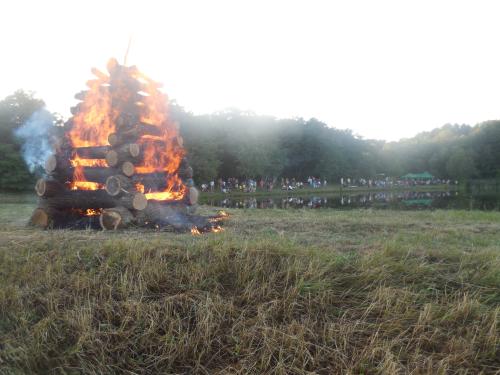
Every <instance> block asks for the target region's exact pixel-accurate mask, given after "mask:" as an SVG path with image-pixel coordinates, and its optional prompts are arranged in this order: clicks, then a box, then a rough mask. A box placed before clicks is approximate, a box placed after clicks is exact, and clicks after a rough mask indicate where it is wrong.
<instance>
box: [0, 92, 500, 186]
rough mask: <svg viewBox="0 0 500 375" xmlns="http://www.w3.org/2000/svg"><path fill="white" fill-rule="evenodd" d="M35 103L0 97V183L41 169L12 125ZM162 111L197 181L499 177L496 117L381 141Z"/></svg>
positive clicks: (25, 95) (174, 107) (239, 117)
mask: <svg viewBox="0 0 500 375" xmlns="http://www.w3.org/2000/svg"><path fill="white" fill-rule="evenodd" d="M43 107H44V102H43V100H41V99H38V98H36V97H35V96H34V95H33V93H31V92H25V91H17V92H15V93H14V94H12V95H10V96H8V97H6V98H5V99H4V100H2V101H0V190H2V191H14V190H20V189H31V188H32V186H33V183H34V180H35V178H36V177H37V174H40V173H42V171H40V170H35V171H34V172H33V173H31V172H30V171H29V170H28V168H27V167H26V164H25V163H24V161H23V158H22V156H21V146H22V144H21V140H20V139H18V138H17V137H16V136H15V134H14V132H15V130H16V129H17V128H19V127H20V126H21V125H22V124H23V123H24V122H25V121H26V120H27V119H28V118H29V117H30V116H31V115H32V114H33V113H34V112H35V111H36V110H38V109H40V108H43ZM170 110H171V113H170V116H171V118H172V119H173V120H174V121H176V122H177V123H179V125H180V131H181V135H182V136H183V139H184V145H185V147H186V150H187V155H188V158H189V161H190V164H191V166H192V167H193V169H194V171H195V173H194V174H195V182H196V183H198V184H200V183H202V182H207V181H210V180H213V179H217V178H219V177H222V178H228V177H238V178H243V179H244V178H259V179H260V178H263V179H265V178H268V179H272V178H280V177H289V178H295V179H298V180H306V179H307V178H308V177H309V176H315V177H320V178H322V179H327V180H328V181H329V182H332V183H335V182H338V181H339V180H340V178H341V177H351V178H359V177H365V178H375V177H380V176H401V175H403V174H406V173H409V172H423V171H429V172H430V173H432V174H433V175H435V176H436V177H439V178H445V179H448V178H449V179H458V180H465V179H469V178H498V177H500V120H494V121H486V122H483V123H480V124H477V125H475V126H470V125H450V124H447V125H444V126H442V127H440V128H437V129H434V130H432V131H430V132H423V133H420V134H418V135H417V136H415V137H413V138H409V139H403V140H400V141H398V142H385V141H381V140H370V139H363V138H361V137H359V136H356V135H354V134H353V133H352V131H351V130H342V129H337V128H334V127H330V126H328V125H327V124H326V123H324V122H322V121H320V120H317V119H315V118H311V119H309V120H305V119H302V118H293V119H277V118H274V117H271V116H262V115H256V114H254V113H252V112H248V111H240V110H237V109H228V110H225V111H221V112H216V113H212V114H207V115H194V114H193V113H190V112H188V111H186V110H184V108H183V107H181V106H180V105H178V104H177V103H176V102H175V101H174V102H172V103H171V106H170ZM54 129H55V131H56V132H57V130H58V129H61V128H60V127H57V126H55V127H54Z"/></svg>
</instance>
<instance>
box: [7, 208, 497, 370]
mask: <svg viewBox="0 0 500 375" xmlns="http://www.w3.org/2000/svg"><path fill="white" fill-rule="evenodd" d="M32 208H33V204H32V203H30V202H28V203H18V202H15V201H9V200H7V201H6V203H2V204H1V207H0V228H1V229H0V373H2V374H115V373H120V374H183V373H187V374H234V373H241V374H247V373H249V374H315V373H317V374H337V373H338V374H402V373H412V374H453V373H459V374H478V373H484V374H494V373H499V372H500V337H499V329H500V327H499V326H500V323H499V321H500V212H490V213H488V212H475V211H472V212H465V211H433V212H430V211H419V212H396V211H384V210H381V211H374V210H373V211H372V210H354V211H343V212H340V211H333V210H327V209H325V210H281V211H280V210H238V211H237V210H233V211H229V212H230V214H231V218H230V220H229V221H228V222H227V223H226V225H225V228H226V230H225V231H224V232H222V233H214V234H206V235H202V236H191V235H190V234H173V233H167V232H163V233H161V232H145V231H124V232H116V233H109V232H97V231H90V230H89V231H63V230H58V231H40V230H35V229H31V228H27V227H25V222H26V220H27V218H28V217H29V214H30V212H31V210H32ZM206 210H208V209H206Z"/></svg>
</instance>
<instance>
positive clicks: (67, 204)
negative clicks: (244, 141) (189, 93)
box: [30, 59, 214, 230]
mask: <svg viewBox="0 0 500 375" xmlns="http://www.w3.org/2000/svg"><path fill="white" fill-rule="evenodd" d="M107 70H108V74H105V73H103V72H100V71H98V70H96V69H93V70H92V72H93V73H94V75H95V76H96V77H97V79H94V80H91V81H89V82H88V83H87V86H88V87H89V90H88V91H84V92H81V93H78V94H77V95H75V98H76V99H78V100H80V103H78V104H77V105H76V106H75V107H73V108H72V109H71V112H72V114H73V117H72V118H71V119H69V120H68V121H67V122H66V124H65V126H64V137H63V138H62V139H60V140H59V142H58V146H57V148H56V150H55V152H54V154H53V155H52V156H51V157H50V158H48V160H47V161H46V165H45V171H46V176H45V177H44V178H42V179H40V180H38V181H37V183H36V186H35V191H36V194H37V195H38V197H39V205H38V208H36V209H35V211H34V212H33V215H32V217H31V220H30V222H31V224H32V225H35V226H38V227H42V228H61V227H62V228H75V227H76V228H80V227H82V226H89V227H96V226H99V227H101V228H102V229H107V230H114V229H119V228H126V227H129V226H141V227H154V228H158V227H165V226H171V227H173V228H175V229H182V228H184V229H188V230H190V229H192V228H193V227H196V228H198V227H201V229H202V230H203V229H206V228H204V224H203V223H205V224H206V226H207V227H210V226H211V224H210V223H213V222H214V220H213V218H206V220H205V221H203V220H202V219H200V217H196V218H194V216H190V215H191V214H193V213H194V209H195V208H196V205H197V200H198V192H197V190H196V188H195V187H194V186H193V180H192V177H193V170H192V168H191V167H190V166H189V163H188V160H187V159H186V158H185V157H184V155H185V153H184V149H183V142H182V138H181V137H180V135H179V134H178V128H177V125H176V124H174V123H172V122H170V120H169V119H168V111H167V110H168V107H167V98H166V96H165V95H164V94H161V93H160V92H159V90H158V87H159V85H158V84H156V83H155V82H153V81H151V80H150V79H148V78H147V77H145V76H143V75H142V74H141V73H139V71H138V70H137V68H135V67H126V66H122V65H119V64H118V63H117V62H116V60H114V59H112V60H110V62H109V63H108V65H107ZM200 220H201V221H200ZM212 227H214V226H212Z"/></svg>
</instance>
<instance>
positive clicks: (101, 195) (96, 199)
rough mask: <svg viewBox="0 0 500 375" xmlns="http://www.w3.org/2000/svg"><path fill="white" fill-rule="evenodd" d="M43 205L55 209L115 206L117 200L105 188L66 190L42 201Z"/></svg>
mask: <svg viewBox="0 0 500 375" xmlns="http://www.w3.org/2000/svg"><path fill="white" fill-rule="evenodd" d="M40 204H41V206H42V207H48V208H54V209H67V208H79V209H83V210H86V209H88V208H110V207H115V206H116V202H115V200H114V199H113V198H112V197H110V196H109V195H108V194H107V193H106V192H105V191H104V190H102V189H99V190H66V191H63V192H61V193H59V194H57V195H56V196H52V197H47V198H45V199H42V200H41V201H40Z"/></svg>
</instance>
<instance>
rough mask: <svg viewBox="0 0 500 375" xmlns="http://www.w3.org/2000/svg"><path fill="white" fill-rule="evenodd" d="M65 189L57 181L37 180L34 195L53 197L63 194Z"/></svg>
mask: <svg viewBox="0 0 500 375" xmlns="http://www.w3.org/2000/svg"><path fill="white" fill-rule="evenodd" d="M64 190H65V187H64V185H63V184H61V183H60V182H59V181H55V180H46V179H44V178H41V179H39V180H38V181H37V182H36V185H35V191H36V194H37V195H38V196H39V197H44V198H48V197H54V196H57V195H59V194H61V193H63V192H64Z"/></svg>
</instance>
